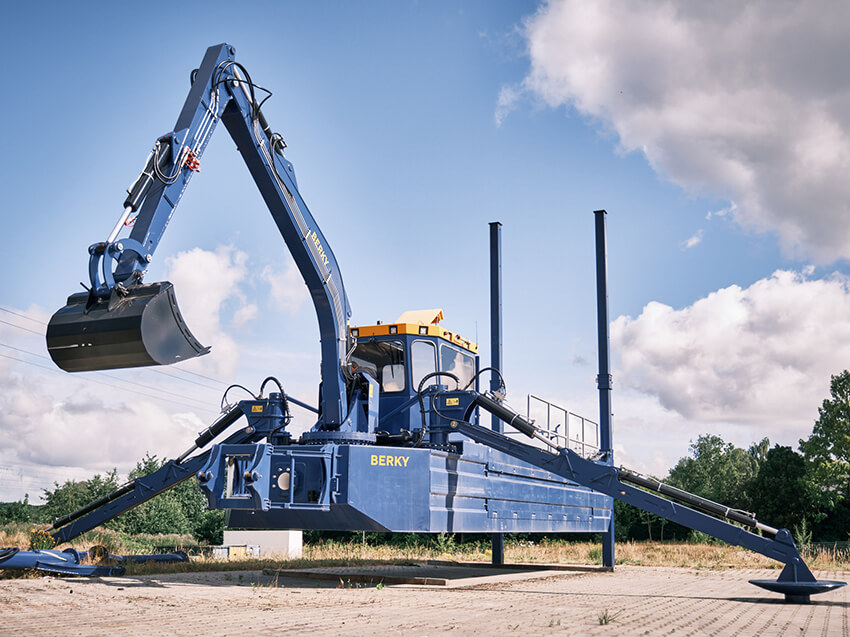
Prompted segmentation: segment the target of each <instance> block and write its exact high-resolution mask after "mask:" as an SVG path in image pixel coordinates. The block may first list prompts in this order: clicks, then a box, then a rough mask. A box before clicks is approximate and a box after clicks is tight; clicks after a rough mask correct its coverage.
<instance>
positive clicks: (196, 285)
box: [166, 246, 250, 378]
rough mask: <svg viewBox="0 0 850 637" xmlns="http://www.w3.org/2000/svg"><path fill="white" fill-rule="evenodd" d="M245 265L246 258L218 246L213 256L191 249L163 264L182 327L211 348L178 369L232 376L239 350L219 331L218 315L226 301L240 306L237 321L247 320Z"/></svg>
mask: <svg viewBox="0 0 850 637" xmlns="http://www.w3.org/2000/svg"><path fill="white" fill-rule="evenodd" d="M247 261H248V255H247V254H245V253H244V252H242V251H241V250H237V249H236V248H234V247H233V246H219V247H218V248H217V249H216V250H215V252H212V251H209V250H202V249H200V248H194V249H192V250H188V251H186V252H180V253H179V254H178V255H177V256H175V257H171V258H169V259H168V260H167V261H166V263H167V265H168V269H169V272H168V279H169V280H170V281H171V282H172V283H174V291H175V293H176V295H177V300H178V301H179V303H180V311H181V313H182V314H183V318H184V319H185V320H186V324H187V325H188V326H189V329H190V330H191V331H192V333H193V334H194V335H195V338H197V339H198V340H199V341H200V342H201V343H202V344H203V345H211V346H212V351H211V353H210V354H208V355H206V356H202V357H200V358H198V359H193V361H187V362H186V363H185V364H184V363H181V365H186V367H187V368H188V367H193V368H201V369H206V370H208V371H209V372H210V373H212V374H214V375H217V376H218V377H220V378H230V377H232V376H233V374H234V372H235V370H236V366H237V363H238V360H239V348H238V347H237V345H236V342H235V341H234V340H233V338H232V337H231V336H229V335H228V334H226V333H225V332H224V331H223V329H222V327H221V325H222V316H221V315H222V311H223V310H224V306H225V304H226V303H227V302H228V301H235V302H236V303H238V304H240V307H237V309H236V312H237V315H238V316H239V317H240V320H241V319H245V318H248V317H246V316H245V314H246V313H248V314H250V310H245V309H242V308H243V307H244V305H245V295H244V293H243V291H242V288H243V287H244V286H245V285H246V283H245V280H246V278H247V276H248V268H247V265H246V263H247ZM240 309H242V314H241V315H240V314H238V313H239V311H240Z"/></svg>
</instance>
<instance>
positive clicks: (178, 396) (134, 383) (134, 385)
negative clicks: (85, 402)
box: [0, 343, 206, 408]
mask: <svg viewBox="0 0 850 637" xmlns="http://www.w3.org/2000/svg"><path fill="white" fill-rule="evenodd" d="M0 346H2V347H8V348H9V349H13V350H15V351H16V352H21V353H23V354H29V355H30V356H35V357H36V358H42V359H44V360H50V359H49V358H48V357H47V356H43V355H42V354H36V353H35V352H29V351H27V350H25V349H20V348H18V347H12V346H11V345H7V344H6V343H0ZM7 358H8V357H7ZM14 360H20V359H17V358H16V359H14ZM20 362H22V363H25V362H26V361H23V360H21V361H20ZM39 367H43V366H41V365H39ZM43 369H50V370H51V371H58V370H55V369H53V368H47V367H43ZM60 373H61V372H60ZM95 373H96V374H100V375H102V376H106V377H107V378H111V379H112V380H117V381H118V382H121V383H128V384H130V385H133V387H134V388H135V387H144V388H145V389H150V390H152V391H155V392H160V393H163V394H170V395H171V396H176V397H177V398H182V399H184V400H191V401H193V402H196V403H199V404H202V405H203V407H204V408H206V405H205V404H203V403H201V401H200V400H197V399H194V398H187V397H186V396H184V395H182V394H177V393H175V392H171V391H167V390H165V389H159V388H158V387H151V386H150V385H143V384H142V383H138V382H136V381H131V380H125V379H123V378H119V377H117V376H113V375H112V374H107V373H106V372H95ZM166 376H168V374H166ZM77 378H80V379H82V380H90V379H88V378H87V377H85V376H77Z"/></svg>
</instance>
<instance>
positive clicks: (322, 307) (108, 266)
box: [89, 44, 351, 429]
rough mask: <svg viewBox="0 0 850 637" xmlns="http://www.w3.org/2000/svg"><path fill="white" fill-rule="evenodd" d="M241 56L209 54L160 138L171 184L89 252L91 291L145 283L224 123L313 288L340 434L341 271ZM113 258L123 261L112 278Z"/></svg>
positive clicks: (328, 396) (328, 416)
mask: <svg viewBox="0 0 850 637" xmlns="http://www.w3.org/2000/svg"><path fill="white" fill-rule="evenodd" d="M235 53H236V51H235V49H234V48H233V47H232V46H230V45H228V44H220V45H217V46H212V47H210V48H209V49H207V52H206V54H205V55H204V59H203V61H202V62H201V66H200V67H199V69H198V71H197V73H196V74H195V77H194V83H193V84H192V88H191V89H190V91H189V95H188V97H187V98H186V101H185V103H184V105H183V109H182V111H181V112H180V116H179V117H178V118H177V123H176V125H175V127H174V130H173V131H171V132H169V133H166V134H165V135H163V136H162V137H160V138H159V139H158V140H157V146H156V147H157V148H159V152H160V155H163V154H164V153H165V152H166V151H165V149H166V147H167V148H168V149H170V160H169V162H168V163H167V164H166V165H165V166H164V167H160V168H159V170H160V171H161V172H163V171H164V172H166V173H167V175H166V176H167V177H169V179H168V180H167V182H166V181H163V180H161V179H153V178H152V177H151V185H150V187H149V188H148V190H147V192H146V194H145V195H144V199H143V201H142V202H141V205H140V207H139V208H138V216H137V217H136V220H135V223H134V225H133V230H132V232H131V234H130V237H129V238H125V239H116V240H114V241H112V242H107V243H100V244H94V245H93V246H91V247H90V248H89V253H90V255H91V256H90V261H89V275H90V279H91V283H92V288H93V290H94V292H95V294H96V295H98V296H100V297H107V296H109V295H110V294H111V293H112V290H113V288H114V287H115V286H116V285H119V284H120V285H124V284H133V283H136V282H137V281H139V280H140V279H141V277H142V275H143V274H144V271H145V268H147V266H148V264H149V263H150V261H151V259H152V258H153V253H154V251H155V250H156V248H157V246H158V245H159V242H160V240H161V238H162V235H163V233H164V232H165V229H166V227H167V225H168V222H169V221H170V220H171V216H172V215H173V214H174V210H175V208H176V206H177V204H178V203H179V201H180V198H181V197H182V196H183V192H184V191H185V190H186V186H188V184H189V180H190V179H191V177H192V174H193V173H194V169H193V167H192V162H193V160H195V161H196V160H199V159H200V156H201V155H202V153H203V151H204V149H205V148H206V145H207V143H208V142H209V139H210V137H211V135H212V133H213V131H214V129H215V126H216V124H217V122H218V120H219V119H220V120H221V121H222V122H224V125H225V127H226V128H227V130H228V132H229V133H230V135H231V137H232V138H233V140H234V142H236V145H237V147H238V148H239V152H240V153H241V154H242V157H243V159H244V160H245V163H246V164H247V166H248V169H249V171H250V172H251V176H252V177H253V178H254V181H255V182H256V184H257V187H258V188H259V190H260V193H261V194H262V196H263V199H264V200H265V202H266V205H267V206H268V208H269V211H270V212H271V214H272V217H273V218H274V221H275V223H276V224H277V227H278V230H279V231H280V233H281V235H282V236H283V239H284V241H285V242H286V245H287V247H288V248H289V252H290V253H291V254H292V257H293V259H294V260H295V264H296V265H297V266H298V269H299V271H300V272H301V275H302V276H303V278H304V282H305V283H306V284H307V287H308V289H309V290H310V296H311V298H312V300H313V305H314V307H315V310H316V316H317V318H318V322H319V335H320V342H321V352H322V359H321V361H322V362H321V365H322V395H321V399H320V400H321V426H322V428H324V429H338V428H340V427H341V426H342V425H343V424H344V423H345V422H346V418H348V416H349V414H350V411H351V410H350V409H349V405H348V399H347V396H346V384H345V379H344V377H343V374H342V369H341V364H342V361H344V360H345V355H346V353H347V350H348V345H349V343H348V319H349V317H350V316H351V309H350V306H349V303H348V298H347V296H346V294H345V287H344V285H343V281H342V273H341V272H340V269H339V265H338V264H337V261H336V258H335V257H334V255H333V252H332V251H331V249H330V246H329V245H328V242H327V240H326V239H325V237H324V235H323V234H322V232H321V230H320V229H319V226H318V224H317V223H316V221H315V219H314V218H313V216H312V215H311V214H310V210H309V209H308V208H307V205H306V204H305V203H304V200H303V199H302V198H301V195H300V193H299V191H298V186H297V183H296V181H295V172H294V168H293V165H292V163H291V162H289V161H288V160H287V159H286V158H284V157H283V155H282V148H281V146H280V145H279V144H275V141H274V140H272V139H271V138H270V136H269V130H268V128H267V125H265V126H264V125H263V124H264V120H263V119H262V116H261V114H260V113H259V109H258V105H257V104H256V101H255V100H253V98H252V93H251V90H252V87H251V86H250V84H249V83H248V81H247V73H245V72H244V69H241V67H240V65H238V64H237V63H236V62H235ZM240 69H241V70H240ZM190 151H191V154H190ZM163 156H164V155H163ZM154 163H156V161H154V162H151V161H150V160H149V162H148V164H147V166H146V169H145V172H143V174H142V175H140V179H144V178H145V177H146V176H147V175H148V173H149V172H150V171H151V170H153V167H152V166H153V164H154ZM125 203H127V202H125ZM133 205H134V204H131V206H130V207H133ZM113 260H114V261H117V265H116V266H115V270H114V272H113V271H112V262H113Z"/></svg>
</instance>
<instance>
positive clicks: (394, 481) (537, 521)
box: [208, 442, 612, 533]
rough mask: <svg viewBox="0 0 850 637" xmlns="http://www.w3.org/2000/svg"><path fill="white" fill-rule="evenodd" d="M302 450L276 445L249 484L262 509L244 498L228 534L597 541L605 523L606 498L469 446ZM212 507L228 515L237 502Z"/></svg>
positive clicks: (607, 518) (608, 506)
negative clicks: (554, 536)
mask: <svg viewBox="0 0 850 637" xmlns="http://www.w3.org/2000/svg"><path fill="white" fill-rule="evenodd" d="M305 451H308V449H305V448H304V447H299V446H290V447H275V448H274V449H273V450H272V451H271V455H270V462H269V464H268V465H267V466H268V472H269V474H270V475H269V480H268V482H266V480H260V481H258V482H261V483H262V484H263V486H262V487H260V486H259V484H257V485H255V487H256V488H257V489H259V490H264V488H265V485H266V484H268V485H269V489H268V498H267V499H265V498H261V500H265V501H266V502H265V506H266V508H265V510H263V508H260V507H258V508H253V503H254V502H256V501H257V500H256V499H250V500H249V498H248V497H246V498H245V501H244V502H245V505H246V506H245V507H244V508H233V510H232V511H231V513H230V522H229V526H230V527H232V528H248V529H268V528H278V529H286V528H291V529H323V530H369V531H393V532H419V533H439V532H448V533H493V532H584V533H601V532H604V531H606V530H607V529H608V527H609V523H610V519H611V503H612V499H611V498H610V497H608V496H605V495H602V494H600V493H596V492H594V491H591V490H590V489H587V488H585V487H580V486H578V485H576V484H574V483H571V482H569V481H567V480H565V479H564V478H561V477H559V476H556V475H553V474H551V473H549V472H547V471H542V470H541V469H538V468H535V467H533V466H531V465H530V464H526V463H523V462H521V461H518V460H516V459H513V458H511V457H510V456H508V455H506V454H502V453H500V452H498V451H494V450H492V449H488V448H487V447H484V446H482V445H478V444H475V443H470V442H465V443H464V444H463V454H462V455H454V454H449V453H446V452H443V451H437V450H433V449H414V448H398V447H380V446H359V445H325V446H324V447H322V448H321V449H314V450H309V451H310V452H311V455H309V456H305V455H303V453H304V452H305ZM219 462H220V461H219ZM286 473H289V474H290V475H289V476H285V475H284V474H286ZM281 475H284V478H283V479H281V478H280V476H281ZM292 476H294V477H292ZM281 485H282V486H289V487H290V488H289V489H282V488H280V487H281ZM208 497H210V494H208ZM249 501H250V504H249ZM217 503H218V504H219V505H220V506H221V505H223V506H229V507H232V505H233V504H234V500H233V498H231V499H229V500H228V501H227V502H224V501H223V500H222V499H217Z"/></svg>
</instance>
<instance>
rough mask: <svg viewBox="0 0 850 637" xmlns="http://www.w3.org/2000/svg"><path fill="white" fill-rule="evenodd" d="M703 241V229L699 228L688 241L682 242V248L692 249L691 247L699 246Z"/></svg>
mask: <svg viewBox="0 0 850 637" xmlns="http://www.w3.org/2000/svg"><path fill="white" fill-rule="evenodd" d="M700 243H702V230H697V232H696V234H694V235H693V236H692V237H690V238H689V239H688V240H687V241H684V242H682V248H683V249H684V250H690V249H691V248H693V247H695V246H698V245H699V244H700Z"/></svg>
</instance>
